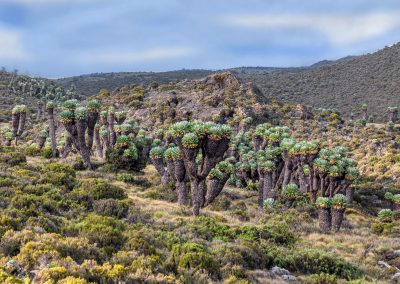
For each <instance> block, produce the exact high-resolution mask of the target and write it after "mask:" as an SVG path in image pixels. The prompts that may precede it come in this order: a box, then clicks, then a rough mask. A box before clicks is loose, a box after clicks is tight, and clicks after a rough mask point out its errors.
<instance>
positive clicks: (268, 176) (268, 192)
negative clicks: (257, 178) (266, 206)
mask: <svg viewBox="0 0 400 284" xmlns="http://www.w3.org/2000/svg"><path fill="white" fill-rule="evenodd" d="M267 198H275V192H274V189H273V185H272V173H265V175H264V186H263V200H262V202H263V203H264V200H266V199H267Z"/></svg>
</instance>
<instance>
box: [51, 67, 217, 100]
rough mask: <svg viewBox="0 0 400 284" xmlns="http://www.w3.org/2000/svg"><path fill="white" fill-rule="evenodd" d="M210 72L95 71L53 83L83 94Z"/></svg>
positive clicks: (89, 94)
mask: <svg viewBox="0 0 400 284" xmlns="http://www.w3.org/2000/svg"><path fill="white" fill-rule="evenodd" d="M210 73H212V71H210V70H179V71H169V72H117V73H96V74H88V75H81V76H75V77H68V78H61V79H57V80H54V82H55V83H57V84H59V85H61V86H63V87H65V88H69V87H70V86H71V85H74V87H75V88H76V90H77V91H78V92H79V93H82V94H83V95H85V96H91V95H94V94H97V93H98V92H99V91H100V90H101V89H107V90H108V91H110V92H112V91H113V90H114V89H116V88H118V87H122V86H124V85H131V84H142V85H147V84H150V83H151V82H157V83H158V84H165V83H169V82H174V81H177V80H184V79H198V78H201V77H204V76H207V75H208V74H210Z"/></svg>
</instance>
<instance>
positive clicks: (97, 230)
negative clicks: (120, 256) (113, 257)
mask: <svg viewBox="0 0 400 284" xmlns="http://www.w3.org/2000/svg"><path fill="white" fill-rule="evenodd" d="M77 227H78V229H79V231H80V233H81V234H82V236H84V237H86V238H88V239H89V241H90V242H91V243H96V244H97V245H98V246H99V247H101V248H104V249H105V252H106V253H107V254H110V253H112V252H115V251H117V250H118V249H119V248H120V246H121V245H122V244H123V243H124V237H123V234H122V232H123V230H124V229H125V224H124V223H123V222H121V221H119V220H118V219H115V218H112V217H108V216H99V215H96V214H89V215H88V216H87V217H86V218H85V219H84V220H83V222H81V223H79V224H78V225H77Z"/></svg>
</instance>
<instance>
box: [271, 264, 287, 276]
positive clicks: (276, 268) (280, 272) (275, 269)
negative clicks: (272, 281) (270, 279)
mask: <svg viewBox="0 0 400 284" xmlns="http://www.w3.org/2000/svg"><path fill="white" fill-rule="evenodd" d="M270 273H271V274H273V275H277V276H282V275H290V272H289V271H288V270H287V269H285V268H280V267H279V266H274V267H272V268H271V270H270Z"/></svg>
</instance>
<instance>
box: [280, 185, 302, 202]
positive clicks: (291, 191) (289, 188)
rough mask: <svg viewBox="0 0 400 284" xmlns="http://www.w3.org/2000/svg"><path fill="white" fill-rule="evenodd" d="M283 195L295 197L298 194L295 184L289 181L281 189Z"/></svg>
mask: <svg viewBox="0 0 400 284" xmlns="http://www.w3.org/2000/svg"><path fill="white" fill-rule="evenodd" d="M283 195H284V196H285V197H286V198H297V197H298V196H299V195H300V190H299V187H298V185H297V184H295V183H289V184H288V185H286V186H285V188H284V189H283Z"/></svg>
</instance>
